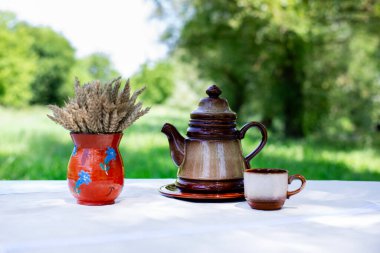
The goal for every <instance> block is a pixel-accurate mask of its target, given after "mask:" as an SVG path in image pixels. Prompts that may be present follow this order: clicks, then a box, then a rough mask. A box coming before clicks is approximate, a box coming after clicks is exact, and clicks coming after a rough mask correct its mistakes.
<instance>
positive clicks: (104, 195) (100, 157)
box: [67, 133, 124, 205]
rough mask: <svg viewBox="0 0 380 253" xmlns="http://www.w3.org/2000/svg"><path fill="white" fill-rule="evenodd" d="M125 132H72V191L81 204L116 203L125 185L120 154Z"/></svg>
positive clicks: (69, 177) (70, 178) (70, 179)
mask: <svg viewBox="0 0 380 253" xmlns="http://www.w3.org/2000/svg"><path fill="white" fill-rule="evenodd" d="M122 136H123V134H122V133H116V134H77V133H71V138H72V139H73V142H74V144H75V146H74V150H73V153H72V154H71V158H70V161H69V165H68V169H67V181H68V184H69V189H70V191H71V193H72V194H73V196H74V197H75V198H76V199H77V202H78V204H82V205H110V204H113V203H115V199H116V198H117V197H118V196H119V194H120V193H121V191H122V189H123V185H124V166H123V160H122V159H121V155H120V152H119V143H120V140H121V138H122Z"/></svg>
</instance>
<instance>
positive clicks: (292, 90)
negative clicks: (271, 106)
mask: <svg viewBox="0 0 380 253" xmlns="http://www.w3.org/2000/svg"><path fill="white" fill-rule="evenodd" d="M285 41H286V42H285V45H286V49H285V59H284V62H283V64H282V66H281V78H280V79H281V83H282V87H283V108H284V125H285V136H287V137H292V138H302V137H304V135H305V133H304V129H303V114H304V95H303V81H304V76H305V75H304V71H303V64H302V60H301V59H302V57H303V55H302V54H303V52H302V46H300V42H301V43H302V40H301V39H300V38H299V37H298V36H297V35H296V34H294V33H288V34H287V35H285Z"/></svg>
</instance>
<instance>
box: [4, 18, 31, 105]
mask: <svg viewBox="0 0 380 253" xmlns="http://www.w3.org/2000/svg"><path fill="white" fill-rule="evenodd" d="M32 43H33V39H32V38H31V37H30V36H29V33H28V30H27V29H26V27H25V26H21V25H20V24H19V22H18V21H17V19H16V17H15V15H13V14H12V13H8V12H0V104H1V105H12V106H25V105H27V104H28V102H29V99H30V98H31V96H32V92H31V88H30V83H31V81H32V80H33V76H34V73H35V70H36V67H35V62H36V58H35V55H34V54H33V52H31V51H30V50H29V49H30V46H31V44H32Z"/></svg>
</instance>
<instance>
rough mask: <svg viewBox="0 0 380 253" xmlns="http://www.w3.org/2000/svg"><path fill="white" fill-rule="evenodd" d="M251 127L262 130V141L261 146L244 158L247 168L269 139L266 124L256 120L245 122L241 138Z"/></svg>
mask: <svg viewBox="0 0 380 253" xmlns="http://www.w3.org/2000/svg"><path fill="white" fill-rule="evenodd" d="M251 127H257V128H258V129H259V130H260V133H261V137H262V138H261V142H260V144H259V146H257V148H256V149H255V150H253V151H252V152H251V153H250V154H249V155H247V156H246V157H245V158H244V159H245V163H246V165H247V168H249V167H250V165H249V162H250V161H251V159H252V158H253V157H255V156H256V155H257V154H258V153H259V152H260V151H261V150H262V149H263V147H264V146H265V144H266V143H267V139H268V134H267V130H266V128H265V126H264V125H263V124H261V123H260V122H255V121H252V122H249V123H247V124H245V125H244V126H243V127H242V128H241V129H240V131H239V139H240V140H242V139H243V138H244V136H245V133H246V132H247V130H248V129H250V128H251Z"/></svg>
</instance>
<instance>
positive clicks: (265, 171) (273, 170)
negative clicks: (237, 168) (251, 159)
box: [244, 168, 288, 175]
mask: <svg viewBox="0 0 380 253" xmlns="http://www.w3.org/2000/svg"><path fill="white" fill-rule="evenodd" d="M244 172H245V173H249V174H251V173H252V174H265V175H270V174H288V171H287V170H284V169H277V168H251V169H246V170H244Z"/></svg>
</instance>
